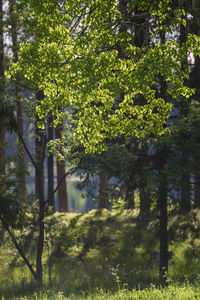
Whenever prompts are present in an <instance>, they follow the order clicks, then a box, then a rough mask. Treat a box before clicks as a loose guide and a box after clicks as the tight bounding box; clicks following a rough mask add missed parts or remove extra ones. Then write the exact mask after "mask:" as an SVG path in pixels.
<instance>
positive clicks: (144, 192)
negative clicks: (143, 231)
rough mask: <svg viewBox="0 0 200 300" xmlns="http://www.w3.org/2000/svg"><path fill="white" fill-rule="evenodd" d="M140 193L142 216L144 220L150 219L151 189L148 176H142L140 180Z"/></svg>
mask: <svg viewBox="0 0 200 300" xmlns="http://www.w3.org/2000/svg"><path fill="white" fill-rule="evenodd" d="M139 193H140V216H141V218H142V219H144V221H148V220H149V218H150V204H151V201H150V191H149V186H148V181H147V176H145V175H144V176H142V177H141V178H140V181H139Z"/></svg>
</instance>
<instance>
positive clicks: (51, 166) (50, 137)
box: [47, 115, 55, 210]
mask: <svg viewBox="0 0 200 300" xmlns="http://www.w3.org/2000/svg"><path fill="white" fill-rule="evenodd" d="M51 140H53V117H52V115H49V117H48V141H51ZM47 169H48V170H47V176H48V191H47V195H48V196H47V197H48V199H49V202H48V204H49V205H50V206H52V207H53V208H54V210H55V199H54V159H53V154H49V155H48V161H47Z"/></svg>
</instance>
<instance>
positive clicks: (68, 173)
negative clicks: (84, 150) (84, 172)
mask: <svg viewBox="0 0 200 300" xmlns="http://www.w3.org/2000/svg"><path fill="white" fill-rule="evenodd" d="M77 169H78V167H77V168H71V169H70V170H69V171H68V172H67V173H65V175H63V177H62V178H61V180H60V181H59V183H58V184H57V187H56V188H55V189H54V191H53V192H52V195H51V196H50V197H49V198H48V199H47V200H46V201H45V202H44V203H45V204H47V203H48V202H50V201H51V200H52V198H53V196H54V194H55V193H56V192H57V190H58V189H59V186H60V185H61V183H62V182H63V180H64V179H65V177H66V176H68V175H71V174H72V173H74V172H76V170H77Z"/></svg>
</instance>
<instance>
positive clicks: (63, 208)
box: [56, 125, 69, 212]
mask: <svg viewBox="0 0 200 300" xmlns="http://www.w3.org/2000/svg"><path fill="white" fill-rule="evenodd" d="M56 139H61V125H59V126H57V128H56ZM56 165H57V183H58V184H59V183H60V182H61V184H60V185H59V188H58V203H59V211H60V212H69V207H68V195H67V181H66V176H65V174H66V170H65V162H59V161H58V160H57V162H56Z"/></svg>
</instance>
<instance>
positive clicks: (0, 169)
mask: <svg viewBox="0 0 200 300" xmlns="http://www.w3.org/2000/svg"><path fill="white" fill-rule="evenodd" d="M4 93H5V75H4V45H3V1H2V0H0V105H2V104H3V103H4ZM4 174H5V130H4V128H0V176H1V175H4Z"/></svg>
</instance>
